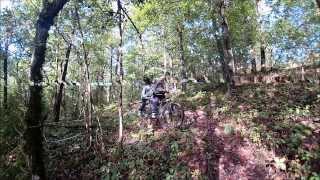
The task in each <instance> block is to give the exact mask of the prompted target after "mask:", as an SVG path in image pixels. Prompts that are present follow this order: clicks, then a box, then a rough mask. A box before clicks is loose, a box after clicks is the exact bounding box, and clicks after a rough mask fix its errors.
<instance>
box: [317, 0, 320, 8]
mask: <svg viewBox="0 0 320 180" xmlns="http://www.w3.org/2000/svg"><path fill="white" fill-rule="evenodd" d="M316 2H317V4H318V8H319V9H320V0H316Z"/></svg>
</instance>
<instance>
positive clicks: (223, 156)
mask: <svg viewBox="0 0 320 180" xmlns="http://www.w3.org/2000/svg"><path fill="white" fill-rule="evenodd" d="M186 116H187V117H188V118H195V120H196V121H195V123H194V124H193V125H192V126H191V127H190V129H189V130H190V133H191V137H192V138H193V146H192V149H191V153H185V154H184V155H182V156H181V157H180V158H179V160H180V161H182V162H185V163H186V164H187V165H188V167H189V169H190V170H191V172H192V174H193V178H194V179H198V178H199V177H203V176H206V177H207V178H208V179H221V180H239V179H241V180H247V179H248V180H249V179H286V178H285V176H284V173H281V172H276V171H275V168H274V167H273V166H272V165H270V164H271V163H270V162H271V161H272V160H273V158H274V156H275V155H274V153H273V152H272V151H268V150H266V149H263V148H259V147H257V146H256V145H254V144H253V143H251V142H250V141H249V140H246V139H244V138H242V137H241V136H240V134H239V133H238V132H237V131H236V130H235V132H234V133H231V134H229V135H228V134H226V133H225V132H224V126H225V124H224V122H225V121H224V119H223V118H217V119H213V118H208V115H207V113H206V112H205V111H203V110H197V111H187V112H186ZM135 131H137V129H136V130H135ZM168 131H169V129H168V128H166V127H162V128H159V129H156V130H155V131H154V133H153V136H165V135H166V133H167V132H168ZM127 137H128V138H127V141H126V143H128V144H132V143H136V142H138V141H140V140H139V138H138V136H137V135H132V132H128V134H127ZM159 143H160V144H161V142H159ZM163 144H164V143H163ZM160 146H161V145H160ZM157 148H159V146H157Z"/></svg>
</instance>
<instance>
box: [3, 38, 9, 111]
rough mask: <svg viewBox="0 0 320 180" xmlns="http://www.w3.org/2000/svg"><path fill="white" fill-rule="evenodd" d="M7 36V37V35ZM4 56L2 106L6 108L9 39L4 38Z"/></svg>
mask: <svg viewBox="0 0 320 180" xmlns="http://www.w3.org/2000/svg"><path fill="white" fill-rule="evenodd" d="M7 38H8V37H7ZM4 46H5V47H4V57H3V76H4V77H3V80H4V85H3V108H4V109H5V110H6V109H7V108H8V56H9V53H8V51H9V40H8V39H6V41H5V45H4Z"/></svg>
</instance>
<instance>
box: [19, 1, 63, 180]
mask: <svg viewBox="0 0 320 180" xmlns="http://www.w3.org/2000/svg"><path fill="white" fill-rule="evenodd" d="M67 2H68V0H55V1H53V2H47V1H44V4H43V8H42V10H41V12H40V14H39V16H38V20H37V23H36V35H35V39H34V50H33V55H32V65H31V72H30V74H31V76H30V78H31V81H32V83H33V84H31V85H30V87H29V88H30V98H29V106H28V111H27V113H26V117H25V123H26V130H25V133H24V138H25V141H26V144H25V147H24V150H25V151H26V152H25V153H26V154H27V157H28V160H29V164H30V165H31V173H32V179H40V180H44V179H47V177H46V171H45V166H44V162H43V146H42V141H43V136H42V127H41V125H42V123H43V120H44V117H43V107H42V79H43V76H42V72H41V70H42V66H43V63H44V62H45V54H46V45H47V39H48V36H49V34H48V31H49V29H50V27H51V26H52V25H53V22H54V18H55V17H56V16H57V15H58V13H59V12H60V11H61V10H62V8H63V6H64V5H65V4H66V3H67Z"/></svg>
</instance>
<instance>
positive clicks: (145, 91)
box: [139, 76, 153, 116]
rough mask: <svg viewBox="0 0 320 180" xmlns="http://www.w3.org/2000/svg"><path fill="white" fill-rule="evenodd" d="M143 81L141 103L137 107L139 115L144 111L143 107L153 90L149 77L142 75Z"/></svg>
mask: <svg viewBox="0 0 320 180" xmlns="http://www.w3.org/2000/svg"><path fill="white" fill-rule="evenodd" d="M143 82H144V84H145V85H144V86H143V89H142V92H141V101H142V104H141V106H140V108H139V116H142V115H143V113H144V111H145V107H146V105H147V101H148V100H149V99H150V98H151V97H152V95H153V91H152V87H151V84H152V81H151V79H150V78H149V77H146V76H145V77H143Z"/></svg>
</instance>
